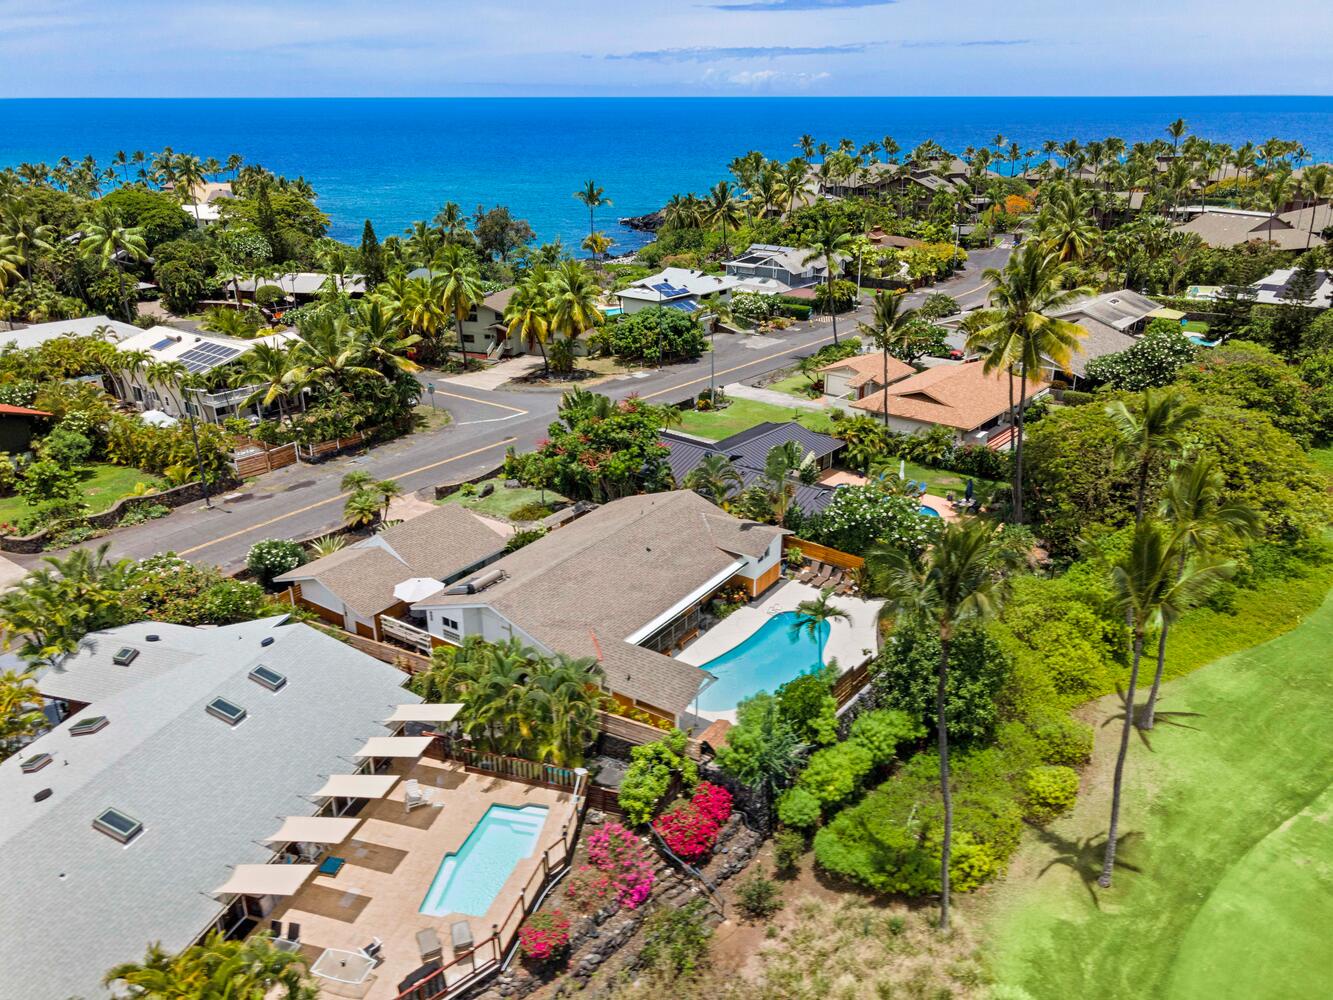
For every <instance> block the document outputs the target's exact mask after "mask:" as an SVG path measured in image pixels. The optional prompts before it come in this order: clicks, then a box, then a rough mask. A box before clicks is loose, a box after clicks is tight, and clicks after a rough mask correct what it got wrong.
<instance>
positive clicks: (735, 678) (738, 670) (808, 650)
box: [699, 611, 829, 712]
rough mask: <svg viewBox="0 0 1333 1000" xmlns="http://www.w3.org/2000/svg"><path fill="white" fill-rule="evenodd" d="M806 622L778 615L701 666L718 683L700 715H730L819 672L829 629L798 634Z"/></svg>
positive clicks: (706, 692) (708, 691)
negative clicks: (752, 698)
mask: <svg viewBox="0 0 1333 1000" xmlns="http://www.w3.org/2000/svg"><path fill="white" fill-rule="evenodd" d="M800 617H801V616H800V615H798V614H797V613H796V612H795V611H784V612H782V613H781V614H776V615H774V616H773V617H772V618H770V619H769V620H768V621H766V622H764V624H763V625H761V626H759V630H758V631H757V632H755V633H754V634H753V635H751V636H750V637H749V638H748V639H746V640H745V641H744V642H742V643H741V644H740V645H738V646H733V647H732V648H731V649H729V650H727V651H726V652H725V653H723V654H722V655H721V656H717V657H714V658H713V659H711V660H709V661H708V662H707V663H701V664H699V667H700V669H702V670H707V671H708V672H709V673H710V674H712V675H713V676H715V677H716V678H717V680H716V681H714V682H713V683H712V684H710V685H708V687H706V688H704V689H703V691H701V692H700V693H699V710H700V711H701V712H729V711H731V709H733V708H735V707H736V705H737V704H739V703H740V702H741V701H742V700H743V699H745V698H748V697H750V695H752V694H758V693H759V692H760V691H768V692H773V691H776V690H777V689H778V688H780V687H781V686H782V685H783V684H786V683H787V682H788V681H789V680H792V679H794V678H796V677H799V676H800V675H801V674H808V673H810V672H811V671H812V670H817V669H819V667H821V666H822V665H823V661H822V659H821V653H822V651H823V648H824V643H825V642H827V641H828V634H829V624H828V622H821V623H820V625H819V635H818V636H812V635H811V634H810V633H809V631H807V630H806V629H800V630H799V631H798V630H797V629H796V627H795V626H796V623H797V622H798V621H799V620H800Z"/></svg>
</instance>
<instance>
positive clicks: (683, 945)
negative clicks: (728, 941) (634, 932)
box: [639, 899, 713, 980]
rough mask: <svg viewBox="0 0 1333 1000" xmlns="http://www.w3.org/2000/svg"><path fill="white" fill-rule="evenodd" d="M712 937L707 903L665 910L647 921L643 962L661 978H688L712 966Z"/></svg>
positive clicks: (641, 956)
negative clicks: (709, 961)
mask: <svg viewBox="0 0 1333 1000" xmlns="http://www.w3.org/2000/svg"><path fill="white" fill-rule="evenodd" d="M712 936H713V931H712V928H710V927H709V926H708V922H707V911H706V909H705V907H704V902H703V900H701V899H696V900H693V901H692V902H690V903H687V904H685V905H684V906H682V907H681V908H680V909H678V910H676V909H672V908H671V907H663V908H661V909H659V910H658V911H657V912H656V913H653V914H652V915H651V916H650V917H649V918H648V919H647V920H645V921H644V922H643V942H644V943H643V951H642V952H640V953H639V959H640V961H641V962H642V963H643V964H644V966H646V967H647V969H648V971H649V973H650V974H652V975H654V976H655V977H657V978H659V979H666V980H670V979H674V978H676V977H678V976H686V975H689V974H690V973H693V972H695V971H697V970H699V969H702V968H704V967H705V966H706V965H707V964H708V942H709V940H710V939H711V938H712Z"/></svg>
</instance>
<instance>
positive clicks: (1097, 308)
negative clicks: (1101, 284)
mask: <svg viewBox="0 0 1333 1000" xmlns="http://www.w3.org/2000/svg"><path fill="white" fill-rule="evenodd" d="M1159 308H1161V306H1160V304H1159V303H1157V302H1154V301H1153V300H1152V299H1150V298H1148V297H1147V296H1145V295H1140V294H1139V293H1138V292H1134V291H1130V290H1129V289H1128V288H1119V289H1116V290H1115V291H1112V292H1104V293H1102V294H1101V295H1094V296H1091V297H1089V298H1084V299H1079V300H1077V301H1075V302H1072V303H1070V304H1069V305H1067V306H1065V307H1064V308H1063V309H1061V310H1059V311H1058V312H1057V313H1056V315H1057V316H1062V317H1066V318H1074V317H1077V316H1089V317H1091V318H1092V319H1095V320H1097V321H1098V322H1099V323H1103V324H1105V325H1106V326H1109V327H1113V328H1114V329H1116V330H1126V329H1128V328H1129V327H1131V326H1133V325H1134V324H1136V323H1138V322H1139V321H1140V320H1142V319H1144V318H1146V317H1147V316H1149V315H1151V314H1152V313H1153V312H1154V311H1155V310H1157V309H1159Z"/></svg>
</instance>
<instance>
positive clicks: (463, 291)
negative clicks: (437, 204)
mask: <svg viewBox="0 0 1333 1000" xmlns="http://www.w3.org/2000/svg"><path fill="white" fill-rule="evenodd" d="M431 270H432V271H433V272H434V274H433V276H432V285H434V283H435V282H436V281H439V282H441V285H440V289H439V294H440V300H439V301H440V308H441V310H442V311H443V312H444V313H445V315H452V316H453V319H454V325H455V327H456V329H457V332H458V353H459V356H460V357H461V358H462V361H463V367H465V368H466V367H467V351H466V349H465V348H464V347H463V320H465V319H467V318H468V315H469V314H470V313H471V312H472V310H473V309H475V308H476V307H477V306H478V305H479V304H480V303H481V300H482V299H484V298H485V297H486V292H485V290H484V289H483V288H482V285H481V271H480V270H479V269H478V268H477V262H476V261H475V260H473V259H472V255H471V254H470V253H468V252H467V251H466V250H465V249H463V248H462V247H461V246H459V245H458V244H456V243H450V244H449V245H447V246H446V247H445V248H444V249H443V250H441V251H440V252H439V253H438V254H437V255H436V256H435V259H434V260H433V261H431Z"/></svg>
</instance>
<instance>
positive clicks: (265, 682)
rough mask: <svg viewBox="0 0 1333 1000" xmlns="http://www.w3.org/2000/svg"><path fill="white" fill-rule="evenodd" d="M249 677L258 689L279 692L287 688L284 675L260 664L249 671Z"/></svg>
mask: <svg viewBox="0 0 1333 1000" xmlns="http://www.w3.org/2000/svg"><path fill="white" fill-rule="evenodd" d="M249 677H250V679H251V680H252V681H254V682H255V683H256V684H258V685H259V686H260V687H266V688H268V689H269V690H270V691H281V690H282V689H283V688H284V687H286V686H287V678H286V677H285V676H284V675H282V674H280V673H278V672H277V671H276V670H273V669H271V668H270V667H266V666H264V665H263V664H262V663H261V664H260V665H259V666H257V667H255V668H254V669H253V670H251V671H250V673H249Z"/></svg>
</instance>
